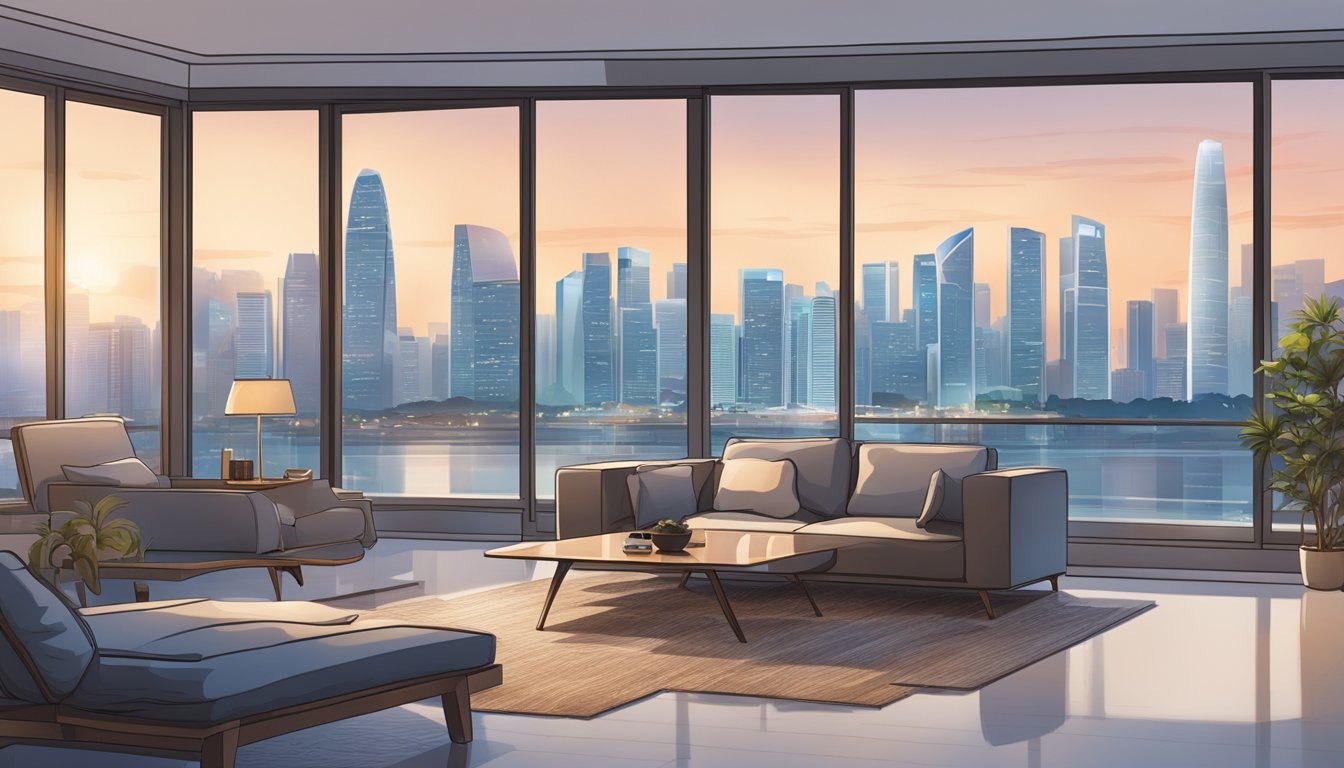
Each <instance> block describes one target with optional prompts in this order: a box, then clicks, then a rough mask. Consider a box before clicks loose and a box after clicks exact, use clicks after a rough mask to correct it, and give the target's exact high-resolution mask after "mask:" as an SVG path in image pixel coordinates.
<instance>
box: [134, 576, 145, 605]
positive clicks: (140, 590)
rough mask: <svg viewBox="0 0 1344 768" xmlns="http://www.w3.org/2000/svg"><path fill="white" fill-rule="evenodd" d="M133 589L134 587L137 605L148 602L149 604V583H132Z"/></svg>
mask: <svg viewBox="0 0 1344 768" xmlns="http://www.w3.org/2000/svg"><path fill="white" fill-rule="evenodd" d="M131 587H132V589H134V590H135V602H137V603H148V602H149V583H148V582H144V581H133V582H131Z"/></svg>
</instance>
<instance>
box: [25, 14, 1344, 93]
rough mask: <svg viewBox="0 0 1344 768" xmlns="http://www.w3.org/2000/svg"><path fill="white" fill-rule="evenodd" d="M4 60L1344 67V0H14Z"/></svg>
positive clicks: (764, 72) (283, 69)
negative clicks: (916, 0) (918, 0)
mask: <svg viewBox="0 0 1344 768" xmlns="http://www.w3.org/2000/svg"><path fill="white" fill-rule="evenodd" d="M986 54H988V55H986ZM0 65H8V66H10V67H15V68H19V69H24V70H36V71H40V72H43V73H48V74H53V75H58V76H62V77H67V78H73V79H86V80H96V81H99V82H102V83H104V84H113V85H120V86H122V87H128V88H137V89H141V90H146V91H153V90H154V89H155V88H156V87H157V88H160V89H163V88H167V89H169V90H168V91H164V94H165V95H174V96H177V97H182V96H183V95H184V94H185V93H187V92H188V89H190V90H195V89H209V88H229V87H242V88H256V87H299V88H302V87H324V86H347V87H348V86H354V87H360V86H369V87H387V86H409V87H426V86H449V87H476V86H494V87H499V86H551V85H558V86H581V87H590V86H603V85H633V86H639V85H715V84H753V83H770V82H845V81H861V80H891V79H907V78H914V79H924V78H930V77H993V76H1002V75H1020V76H1035V75H1041V74H1108V73H1117V72H1119V73H1131V72H1140V71H1151V72H1171V71H1194V70H1203V71H1217V70H1229V69H1244V68H1266V69H1268V68H1302V67H1318V66H1339V65H1344V0H1273V1H1271V0H921V1H920V2H912V1H910V0H828V1H827V0H115V1H109V0H0Z"/></svg>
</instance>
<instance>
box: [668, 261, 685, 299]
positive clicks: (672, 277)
mask: <svg viewBox="0 0 1344 768" xmlns="http://www.w3.org/2000/svg"><path fill="white" fill-rule="evenodd" d="M667 298H669V299H684V298H686V263H685V262H677V263H675V264H673V265H672V268H671V269H669V270H668V271H667Z"/></svg>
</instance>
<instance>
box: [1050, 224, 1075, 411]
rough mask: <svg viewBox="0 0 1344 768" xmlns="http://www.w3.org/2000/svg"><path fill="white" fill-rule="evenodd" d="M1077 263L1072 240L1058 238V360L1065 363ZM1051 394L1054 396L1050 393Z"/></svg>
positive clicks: (1070, 336)
mask: <svg viewBox="0 0 1344 768" xmlns="http://www.w3.org/2000/svg"><path fill="white" fill-rule="evenodd" d="M1076 269H1077V263H1076V262H1075V261H1074V257H1073V238H1072V237H1061V238H1059V359H1060V360H1062V361H1064V362H1065V363H1067V362H1068V361H1069V360H1070V359H1072V356H1073V329H1074V324H1073V298H1074V295H1073V288H1074V286H1075V285H1076V282H1075V280H1074V272H1075V271H1076ZM1068 377H1069V392H1068V394H1064V393H1058V394H1061V395H1063V396H1064V397H1072V396H1073V374H1072V372H1069V373H1068ZM1052 394H1056V393H1054V392H1052Z"/></svg>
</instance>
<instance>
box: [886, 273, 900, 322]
mask: <svg viewBox="0 0 1344 768" xmlns="http://www.w3.org/2000/svg"><path fill="white" fill-rule="evenodd" d="M900 319H901V262H899V261H888V262H887V321H888V322H892V323H896V322H900Z"/></svg>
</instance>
